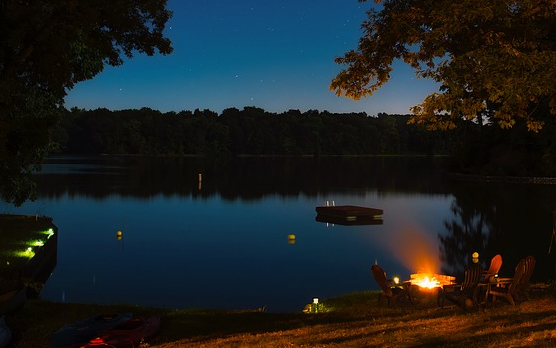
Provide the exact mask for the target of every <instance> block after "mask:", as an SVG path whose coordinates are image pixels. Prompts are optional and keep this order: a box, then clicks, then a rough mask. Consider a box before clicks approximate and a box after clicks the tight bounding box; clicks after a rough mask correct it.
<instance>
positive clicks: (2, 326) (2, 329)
mask: <svg viewBox="0 0 556 348" xmlns="http://www.w3.org/2000/svg"><path fill="white" fill-rule="evenodd" d="M11 339H12V330H10V328H9V327H8V325H6V320H5V317H4V316H1V317H0V348H6V347H7V346H8V344H9V343H10V341H11Z"/></svg>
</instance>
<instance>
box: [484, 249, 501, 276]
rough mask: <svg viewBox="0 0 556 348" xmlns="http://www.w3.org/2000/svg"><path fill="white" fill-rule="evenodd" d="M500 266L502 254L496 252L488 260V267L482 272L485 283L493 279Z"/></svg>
mask: <svg viewBox="0 0 556 348" xmlns="http://www.w3.org/2000/svg"><path fill="white" fill-rule="evenodd" d="M500 267H502V256H501V255H500V254H497V255H495V256H494V257H493V258H492V259H491V260H490V267H489V268H488V269H487V270H486V271H484V272H483V281H484V282H485V283H486V282H490V281H493V280H494V278H495V277H496V275H497V274H498V271H500Z"/></svg>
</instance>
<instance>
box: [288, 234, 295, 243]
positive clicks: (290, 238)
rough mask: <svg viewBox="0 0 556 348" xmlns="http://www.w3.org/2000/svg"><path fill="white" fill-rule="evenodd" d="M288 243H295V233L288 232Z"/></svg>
mask: <svg viewBox="0 0 556 348" xmlns="http://www.w3.org/2000/svg"><path fill="white" fill-rule="evenodd" d="M288 243H289V244H295V234H288Z"/></svg>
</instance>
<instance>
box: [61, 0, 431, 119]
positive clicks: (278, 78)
mask: <svg viewBox="0 0 556 348" xmlns="http://www.w3.org/2000/svg"><path fill="white" fill-rule="evenodd" d="M371 6H380V5H376V4H375V3H374V2H373V1H368V2H365V3H359V2H358V1H357V0H307V1H305V0H236V1H233V0H170V1H169V2H168V7H169V9H170V10H171V11H173V17H172V18H171V19H170V21H169V22H168V25H167V28H166V31H165V34H166V36H167V37H168V38H170V40H171V41H172V45H173V47H174V52H173V53H172V54H170V55H168V56H162V55H155V56H152V57H148V56H146V55H136V56H135V57H133V59H131V60H127V61H126V62H125V63H124V65H122V66H119V67H106V68H105V70H104V71H103V72H102V73H101V74H99V75H97V76H96V77H95V78H94V79H92V80H89V81H84V82H81V83H79V84H77V85H76V86H75V87H74V89H73V90H71V91H69V93H68V96H67V97H66V100H65V102H66V107H67V108H71V107H74V106H75V107H79V108H84V109H95V108H100V107H105V108H108V109H111V110H122V109H139V108H141V107H149V108H152V109H156V110H160V111H162V112H167V111H176V112H178V111H182V110H190V111H193V110H195V109H201V110H204V109H209V110H212V111H215V112H217V113H221V112H222V110H224V109H226V108H230V107H235V108H238V109H243V108H244V107H245V106H255V107H259V108H262V109H264V110H266V111H269V112H276V113H280V112H283V111H287V110H290V109H297V110H300V111H302V112H305V111H307V110H310V109H313V110H319V111H325V110H327V111H330V112H333V113H344V112H347V113H349V112H366V113H367V114H369V115H376V114H378V113H379V112H386V113H389V114H406V113H409V108H410V107H411V106H413V105H416V104H418V103H420V102H421V101H422V100H423V99H424V97H425V96H426V95H428V94H430V93H431V92H433V91H436V90H437V89H438V88H437V86H436V85H435V84H434V82H432V81H429V80H424V79H417V78H416V77H415V74H414V72H413V71H412V70H411V69H410V68H409V67H408V66H406V65H405V64H403V63H401V62H399V63H396V64H395V66H394V72H393V73H392V74H391V80H390V81H389V83H388V84H387V85H385V86H383V87H382V89H381V90H379V91H378V92H376V93H375V94H374V95H373V96H372V97H367V98H364V99H361V100H359V101H354V100H351V99H347V98H345V97H337V96H336V94H335V93H334V92H332V91H330V90H329V89H328V86H329V84H330V81H331V79H332V78H333V77H334V76H335V75H336V74H337V73H338V72H339V71H340V70H341V68H342V67H341V66H340V65H338V64H336V63H335V62H334V58H335V57H337V56H342V55H343V54H344V53H345V52H346V51H348V50H349V49H353V48H356V46H357V42H358V39H359V38H360V37H361V35H362V33H363V32H362V30H361V23H362V22H363V20H364V19H365V18H366V11H367V10H368V9H369V8H370V7H371Z"/></svg>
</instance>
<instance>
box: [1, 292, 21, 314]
mask: <svg viewBox="0 0 556 348" xmlns="http://www.w3.org/2000/svg"><path fill="white" fill-rule="evenodd" d="M25 300H27V290H26V288H25V287H24V286H23V287H21V288H19V289H16V290H11V291H8V292H6V293H4V294H0V315H3V314H8V313H11V312H13V311H15V310H17V309H19V308H21V307H22V306H23V304H24V303H25Z"/></svg>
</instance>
